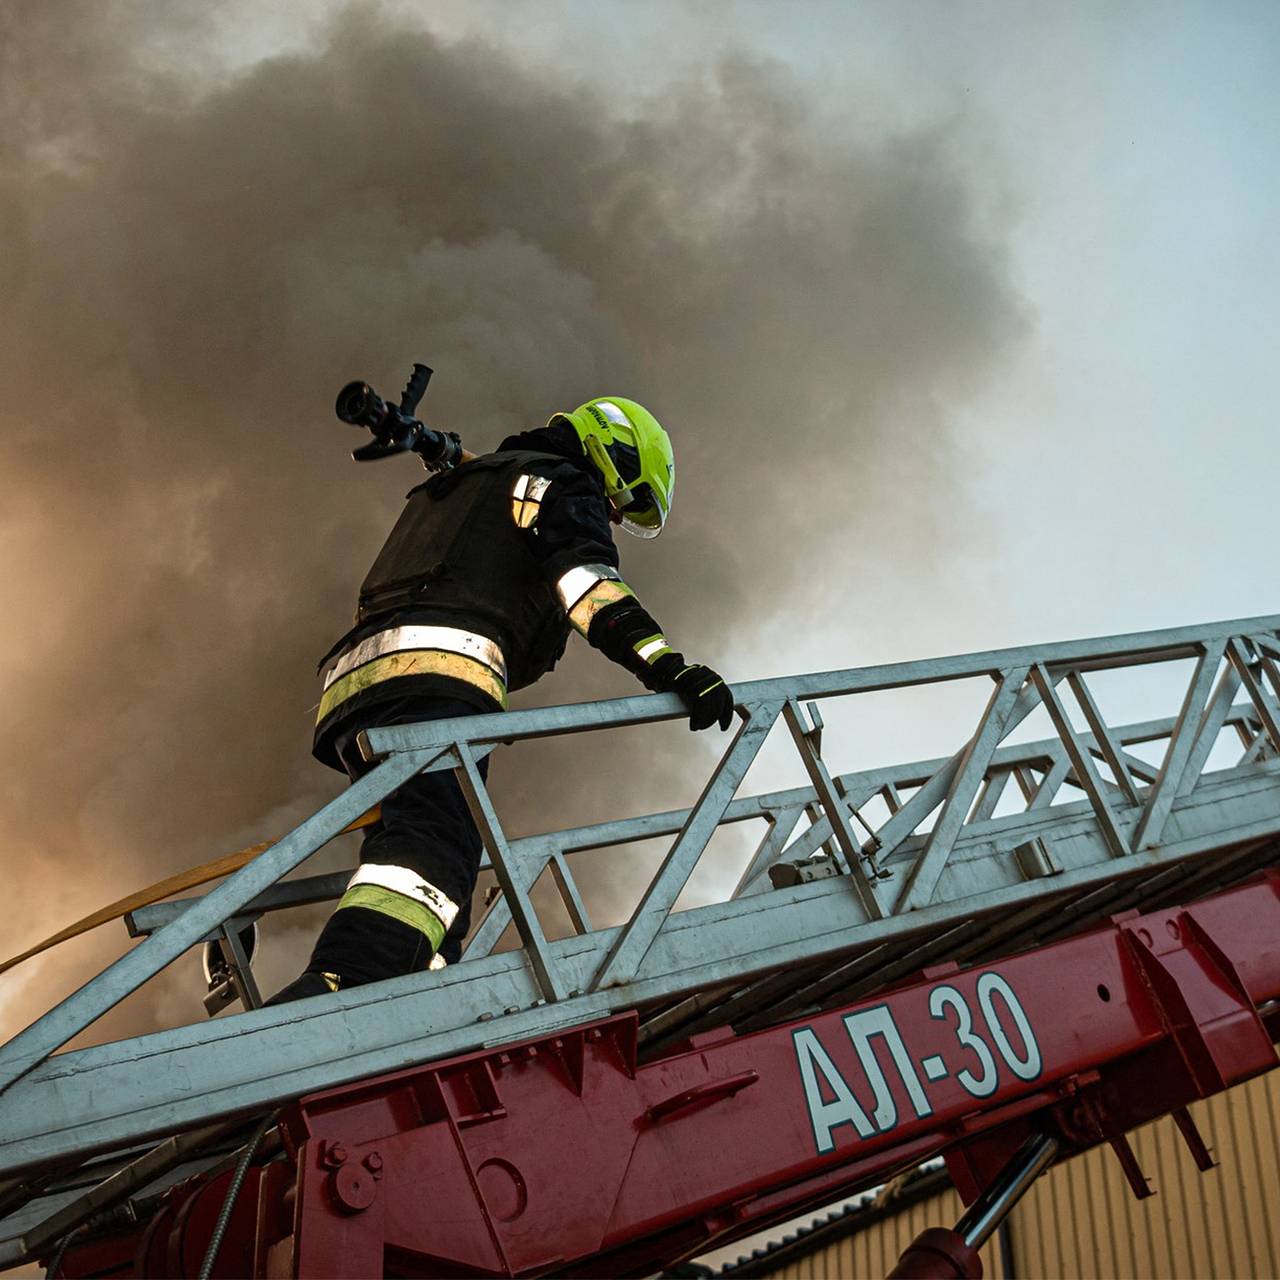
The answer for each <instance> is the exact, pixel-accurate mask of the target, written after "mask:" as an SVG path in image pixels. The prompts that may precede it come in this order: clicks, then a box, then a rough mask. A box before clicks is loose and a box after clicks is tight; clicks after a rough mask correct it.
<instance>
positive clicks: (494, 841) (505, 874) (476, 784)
mask: <svg viewBox="0 0 1280 1280" xmlns="http://www.w3.org/2000/svg"><path fill="white" fill-rule="evenodd" d="M455 749H456V750H457V752H458V758H459V760H460V761H461V768H460V769H459V770H458V781H459V782H460V783H461V784H462V792H463V795H464V796H466V799H467V807H468V808H469V809H470V810H471V816H472V817H473V818H474V819H475V823H476V826H477V827H479V829H480V836H481V838H482V839H483V840H484V845H485V848H486V849H487V850H488V851H489V859H490V861H491V862H492V863H493V873H494V875H496V876H497V877H498V883H499V884H500V885H501V886H502V895H503V897H504V899H505V900H506V904H507V909H508V910H509V911H510V912H511V918H512V919H513V920H514V921H515V926H516V931H517V932H518V933H519V934H520V941H521V942H522V943H523V944H524V949H525V954H526V955H527V956H528V958H529V963H530V964H531V965H532V966H533V972H534V976H535V977H536V978H537V980H538V986H539V988H540V989H541V991H542V994H543V996H544V997H545V998H546V999H547V1000H549V1001H556V1000H563V999H564V998H565V996H566V995H567V994H568V992H567V991H566V990H565V987H564V983H563V982H562V981H561V979H560V976H559V974H558V973H557V972H556V967H555V962H554V961H553V960H552V958H551V952H550V949H549V948H548V945H547V938H546V935H545V934H544V933H543V932H542V925H541V923H539V921H538V913H537V912H536V911H535V910H534V909H533V903H532V902H531V901H530V900H529V893H528V890H527V889H526V888H525V885H524V877H523V876H522V875H521V867H520V865H519V863H518V861H517V860H516V859H515V858H513V856H512V853H511V849H510V847H509V846H508V844H507V838H506V836H505V835H504V834H503V831H502V824H501V823H500V822H499V821H498V814H497V811H496V810H495V809H494V807H493V801H492V799H490V797H489V792H488V789H487V788H486V787H485V785H484V779H483V778H482V777H481V776H480V770H479V768H478V767H477V765H476V759H475V755H474V750H473V748H472V747H471V745H470V744H469V743H466V742H459V743H457V744H456V748H455Z"/></svg>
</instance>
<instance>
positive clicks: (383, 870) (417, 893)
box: [337, 862, 458, 951]
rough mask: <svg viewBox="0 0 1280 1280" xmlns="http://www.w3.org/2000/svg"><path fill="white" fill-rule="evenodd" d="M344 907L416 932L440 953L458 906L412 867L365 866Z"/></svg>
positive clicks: (355, 878) (351, 884) (343, 901)
mask: <svg viewBox="0 0 1280 1280" xmlns="http://www.w3.org/2000/svg"><path fill="white" fill-rule="evenodd" d="M343 907H365V908H366V909H367V910H370V911H377V912H379V913H381V914H382V915H384V916H390V917H391V918H392V919H393V920H399V921H400V922H401V923H402V924H407V925H409V926H410V927H412V928H414V929H417V930H418V932H419V933H421V934H423V935H424V936H425V937H426V939H427V941H428V942H430V943H431V949H432V951H438V950H439V948H440V944H441V943H442V942H443V941H444V936H445V934H446V933H447V932H448V931H449V926H450V925H451V924H452V923H453V922H454V920H455V919H456V918H457V915H458V904H457V903H456V902H454V901H453V899H452V898H450V897H449V896H448V895H447V894H444V893H441V892H440V890H439V889H437V888H436V887H435V885H433V884H432V883H431V882H430V881H429V880H424V879H423V878H422V876H420V875H419V874H418V873H417V872H416V871H413V870H412V869H410V868H409V867H397V866H392V865H388V864H384V863H377V862H366V863H364V864H363V865H362V866H360V867H357V868H356V873H355V875H353V876H352V877H351V880H350V881H349V882H348V884H347V891H346V893H344V894H343V895H342V898H341V899H340V901H339V902H338V907H337V909H338V910H339V911H341V910H342V908H343Z"/></svg>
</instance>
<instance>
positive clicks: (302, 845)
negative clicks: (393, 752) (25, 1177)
mask: <svg viewBox="0 0 1280 1280" xmlns="http://www.w3.org/2000/svg"><path fill="white" fill-rule="evenodd" d="M439 754H440V751H439V749H438V748H435V749H430V750H424V751H407V752H405V753H404V754H403V755H397V756H393V757H391V758H389V759H387V760H386V761H384V762H383V763H382V764H380V765H378V766H377V767H376V768H374V769H371V770H370V771H369V772H368V773H366V774H365V775H364V777H363V778H361V779H360V780H359V781H358V782H354V783H352V784H351V786H350V787H348V788H347V789H346V790H345V791H344V792H342V794H341V795H339V796H337V797H335V798H334V799H333V800H330V801H329V803H328V804H327V805H325V806H324V808H323V809H321V810H319V812H317V813H315V814H313V815H312V816H311V817H310V818H308V819H307V820H306V821H305V822H303V823H301V824H299V825H298V826H297V827H295V828H294V829H293V830H292V831H291V832H290V833H289V834H288V835H287V836H285V837H284V838H283V839H282V840H280V841H279V842H278V843H276V844H274V845H272V846H271V848H270V849H267V850H265V851H264V852H263V853H260V854H259V855H258V856H257V857H256V858H255V859H254V860H253V861H252V862H249V863H246V864H245V866H243V867H242V868H241V869H240V870H239V871H237V872H236V873H235V874H234V875H233V876H230V877H229V878H228V879H226V880H224V881H223V882H222V884H220V885H219V886H218V887H217V888H216V889H214V890H213V892H212V893H208V894H206V895H205V896H204V897H203V898H197V899H195V900H193V902H192V905H191V906H190V907H188V908H187V909H186V910H185V911H184V912H183V913H182V915H180V916H179V917H178V918H177V919H176V920H174V921H173V922H172V923H171V924H167V925H165V927H164V928H163V929H159V930H157V931H156V932H155V933H153V934H151V935H150V936H149V937H147V938H145V939H144V940H143V941H142V942H140V943H139V944H138V945H137V946H136V947H134V948H133V950H132V951H128V952H126V953H125V954H124V955H123V956H121V957H120V959H119V960H117V961H116V962H115V963H114V964H111V965H108V966H107V968H105V969H104V970H103V971H102V972H101V973H99V974H98V975H97V976H96V977H95V978H91V979H90V980H89V981H88V982H87V983H85V985H84V986H83V987H81V988H80V990H79V991H77V992H75V994H74V995H70V996H68V997H67V998H66V999H65V1000H63V1001H62V1002H61V1003H60V1004H57V1005H55V1006H54V1007H53V1008H52V1009H50V1010H49V1012H48V1013H46V1014H45V1015H44V1016H43V1017H41V1018H39V1019H37V1020H36V1021H35V1022H33V1023H32V1024H31V1025H30V1026H29V1027H28V1028H27V1029H26V1030H25V1031H22V1032H20V1033H19V1034H18V1035H16V1036H14V1038H13V1039H12V1040H10V1041H9V1042H8V1043H7V1044H6V1045H5V1046H4V1047H3V1049H0V1092H3V1091H4V1090H5V1089H7V1088H8V1087H9V1086H10V1085H11V1084H13V1082H14V1081H15V1080H18V1079H20V1078H21V1077H22V1076H24V1075H25V1074H26V1073H27V1072H28V1071H30V1070H31V1069H32V1067H34V1066H36V1065H37V1064H38V1063H40V1062H43V1061H44V1060H45V1058H47V1057H48V1056H49V1055H50V1054H51V1053H53V1052H54V1051H55V1050H56V1049H58V1048H60V1047H61V1046H62V1045H64V1044H66V1042H67V1041H68V1040H70V1039H71V1038H72V1037H73V1036H77V1035H79V1034H80V1032H81V1031H83V1030H84V1029H85V1028H86V1027H90V1026H92V1025H93V1023H95V1022H96V1021H97V1020H98V1019H99V1018H100V1017H101V1016H102V1015H103V1014H104V1013H106V1012H107V1011H108V1010H109V1009H113V1008H115V1006H116V1005H117V1004H119V1003H120V1001H121V1000H123V999H125V997H126V996H129V995H132V994H133V992H135V991H136V990H137V989H138V988H139V987H140V986H142V984H143V983H144V982H146V981H147V980H148V979H149V978H152V977H154V976H155V975H156V974H157V973H159V972H160V971H161V970H162V969H164V968H165V967H166V966H168V965H169V964H171V963H172V962H173V961H174V960H176V959H177V958H178V957H179V956H180V955H181V954H182V953H183V952H184V951H186V949H187V948H188V947H190V946H192V945H194V944H195V943H196V942H199V941H200V939H201V938H203V937H204V935H205V934H206V933H208V932H209V931H210V930H211V929H216V928H217V927H218V925H220V924H221V923H222V922H223V921H224V920H226V919H228V918H230V917H231V916H234V915H236V914H237V913H238V912H239V911H240V910H241V908H242V907H244V905H245V904H246V903H247V902H249V901H250V900H251V899H252V898H253V897H254V896H255V895H257V894H259V893H261V892H262V891H263V890H264V889H266V888H268V887H270V886H271V885H273V884H275V882H276V881H277V880H279V879H280V878H281V877H282V876H284V875H287V874H288V873H289V872H290V871H292V870H293V869H294V867H296V866H298V865H299V864H300V863H302V862H303V861H305V860H306V859H307V858H309V857H310V856H311V855H312V854H313V853H314V852H315V851H316V850H317V849H319V848H320V847H321V845H323V844H326V843H327V842H328V841H329V840H331V839H332V838H333V837H334V836H336V835H337V834H338V833H339V832H340V831H342V830H343V828H344V827H347V826H349V825H350V824H351V823H352V822H353V821H354V820H355V819H356V818H358V817H359V816H360V815H361V814H362V813H364V812H365V811H366V810H367V809H369V808H371V807H372V806H373V805H375V804H377V803H378V802H380V801H381V800H382V799H383V797H385V796H387V795H389V794H390V793H391V792H392V791H394V790H395V789H396V787H398V786H399V785H400V784H401V783H402V782H404V781H405V780H406V779H408V778H411V777H412V776H413V775H414V774H415V773H417V772H418V771H419V770H420V769H421V768H422V767H423V766H424V765H426V764H430V763H431V761H432V760H434V759H435V757H436V756H438V755H439Z"/></svg>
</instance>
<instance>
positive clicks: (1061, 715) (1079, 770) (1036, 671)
mask: <svg viewBox="0 0 1280 1280" xmlns="http://www.w3.org/2000/svg"><path fill="white" fill-rule="evenodd" d="M1031 679H1032V681H1033V682H1034V684H1035V687H1036V688H1037V689H1038V690H1039V691H1040V697H1041V699H1042V700H1043V702H1044V706H1045V710H1046V711H1047V712H1048V713H1049V719H1050V720H1052V721H1053V727H1054V728H1055V729H1056V730H1057V731H1058V737H1059V738H1061V739H1062V745H1063V746H1064V747H1065V748H1066V751H1067V755H1068V756H1069V757H1070V759H1071V765H1072V768H1073V769H1074V770H1075V775H1076V778H1077V779H1078V780H1079V782H1080V785H1081V787H1082V788H1083V789H1084V792H1085V794H1086V795H1087V796H1088V797H1089V800H1090V802H1091V803H1092V805H1093V811H1094V813H1095V814H1096V815H1097V818H1098V824H1099V826H1100V827H1101V829H1102V837H1103V839H1104V840H1105V841H1106V843H1107V848H1108V849H1110V850H1111V852H1112V854H1113V856H1115V857H1117V858H1123V857H1124V856H1125V855H1126V854H1127V853H1128V852H1129V845H1128V841H1126V839H1125V837H1124V834H1123V832H1121V830H1120V828H1119V826H1118V825H1117V824H1116V816H1115V814H1114V813H1112V811H1111V805H1110V804H1109V803H1108V801H1107V792H1106V788H1105V787H1104V786H1103V785H1102V779H1101V777H1099V775H1098V771H1097V769H1096V768H1095V767H1094V764H1093V757H1092V756H1091V755H1090V754H1089V752H1088V751H1086V750H1085V749H1084V747H1083V746H1082V745H1081V742H1080V739H1079V738H1078V737H1077V736H1076V731H1075V729H1074V728H1073V727H1072V724H1071V720H1070V718H1069V717H1068V716H1067V712H1066V709H1065V708H1064V707H1063V705H1062V700H1061V699H1060V698H1059V697H1058V691H1057V689H1055V688H1054V684H1055V681H1054V679H1053V677H1052V676H1051V675H1050V674H1049V672H1047V671H1046V670H1045V668H1044V666H1043V665H1042V664H1041V663H1039V662H1037V663H1036V664H1035V665H1034V666H1033V667H1032V668H1031Z"/></svg>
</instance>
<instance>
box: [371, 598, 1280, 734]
mask: <svg viewBox="0 0 1280 1280" xmlns="http://www.w3.org/2000/svg"><path fill="white" fill-rule="evenodd" d="M1253 633H1275V634H1280V615H1266V616H1262V617H1257V618H1243V619H1239V620H1236V621H1229V622H1215V623H1206V624H1202V625H1199V626H1190V627H1172V628H1168V629H1165V630H1159V631H1145V632H1135V633H1132V634H1129V635H1121V636H1100V637H1096V638H1092V639H1085V640H1070V641H1064V642H1058V643H1053V644H1043V645H1024V646H1020V647H1016V648H1010V649H991V650H987V651H985V652H980V653H972V654H962V655H959V656H955V657H947V658H923V659H916V660H915V661H911V662H895V663H884V664H880V665H877V666H869V667H854V668H844V669H841V670H836V671H826V672H817V673H814V674H812V675H801V676H779V677H775V678H773V679H770V680H754V681H746V682H744V683H742V684H738V685H735V686H734V693H735V695H736V696H737V698H738V702H739V705H742V706H745V705H747V704H758V703H763V702H766V701H770V700H773V699H781V700H784V701H785V699H787V698H789V697H790V698H795V699H797V700H801V699H806V698H833V697H843V696H845V695H847V694H854V693H874V692H880V691H883V690H888V689H900V688H904V687H908V686H913V685H928V684H940V683H945V682H948V681H952V680H965V679H972V678H974V677H978V676H985V675H991V674H992V673H993V672H999V671H1002V670H1006V669H1008V668H1010V667H1015V666H1020V665H1031V664H1034V663H1037V662H1038V663H1040V664H1042V665H1044V666H1046V667H1062V668H1070V669H1072V670H1077V671H1092V670H1100V669H1106V668H1109V667H1127V666H1141V665H1144V664H1147V663H1156V662H1170V661H1174V660H1176V659H1179V658H1194V657H1197V656H1199V652H1200V648H1199V646H1201V645H1203V644H1204V643H1206V642H1207V641H1209V640H1214V639H1217V638H1220V637H1221V638H1226V639H1230V638H1232V637H1238V636H1240V635H1247V634H1253ZM686 714H687V712H686V711H685V709H684V706H683V704H682V703H681V702H680V699H679V698H678V697H677V696H676V695H675V694H648V695H641V696H637V697H632V698H615V699H609V700H605V701H601V702H578V703H568V704H565V705H563V706H557V707H539V708H536V709H533V710H527V711H503V712H494V713H490V714H487V715H478V716H470V717H467V722H466V733H465V740H466V741H467V742H470V743H472V744H473V745H474V744H477V743H480V742H513V741H518V740H521V739H527V738H541V737H549V736H553V735H556V734H561V733H582V732H586V731H589V730H591V729H601V728H607V727H610V726H620V725H623V724H652V723H655V722H657V721H661V720H669V719H676V718H679V717H681V716H683V715H686ZM446 726H448V727H446ZM457 734H458V730H457V728H456V727H455V726H454V724H453V722H451V721H445V720H439V721H428V722H425V723H423V724H416V725H397V726H394V727H388V728H378V729H368V730H365V732H364V733H362V734H361V735H360V737H361V741H362V743H363V744H364V750H365V753H366V755H368V756H369V757H370V758H373V757H376V756H382V755H386V754H388V753H390V752H400V751H410V750H427V749H431V748H435V749H436V750H437V751H440V750H444V749H447V748H448V747H450V746H451V745H452V743H453V741H454V739H455V738H456V737H457Z"/></svg>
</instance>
